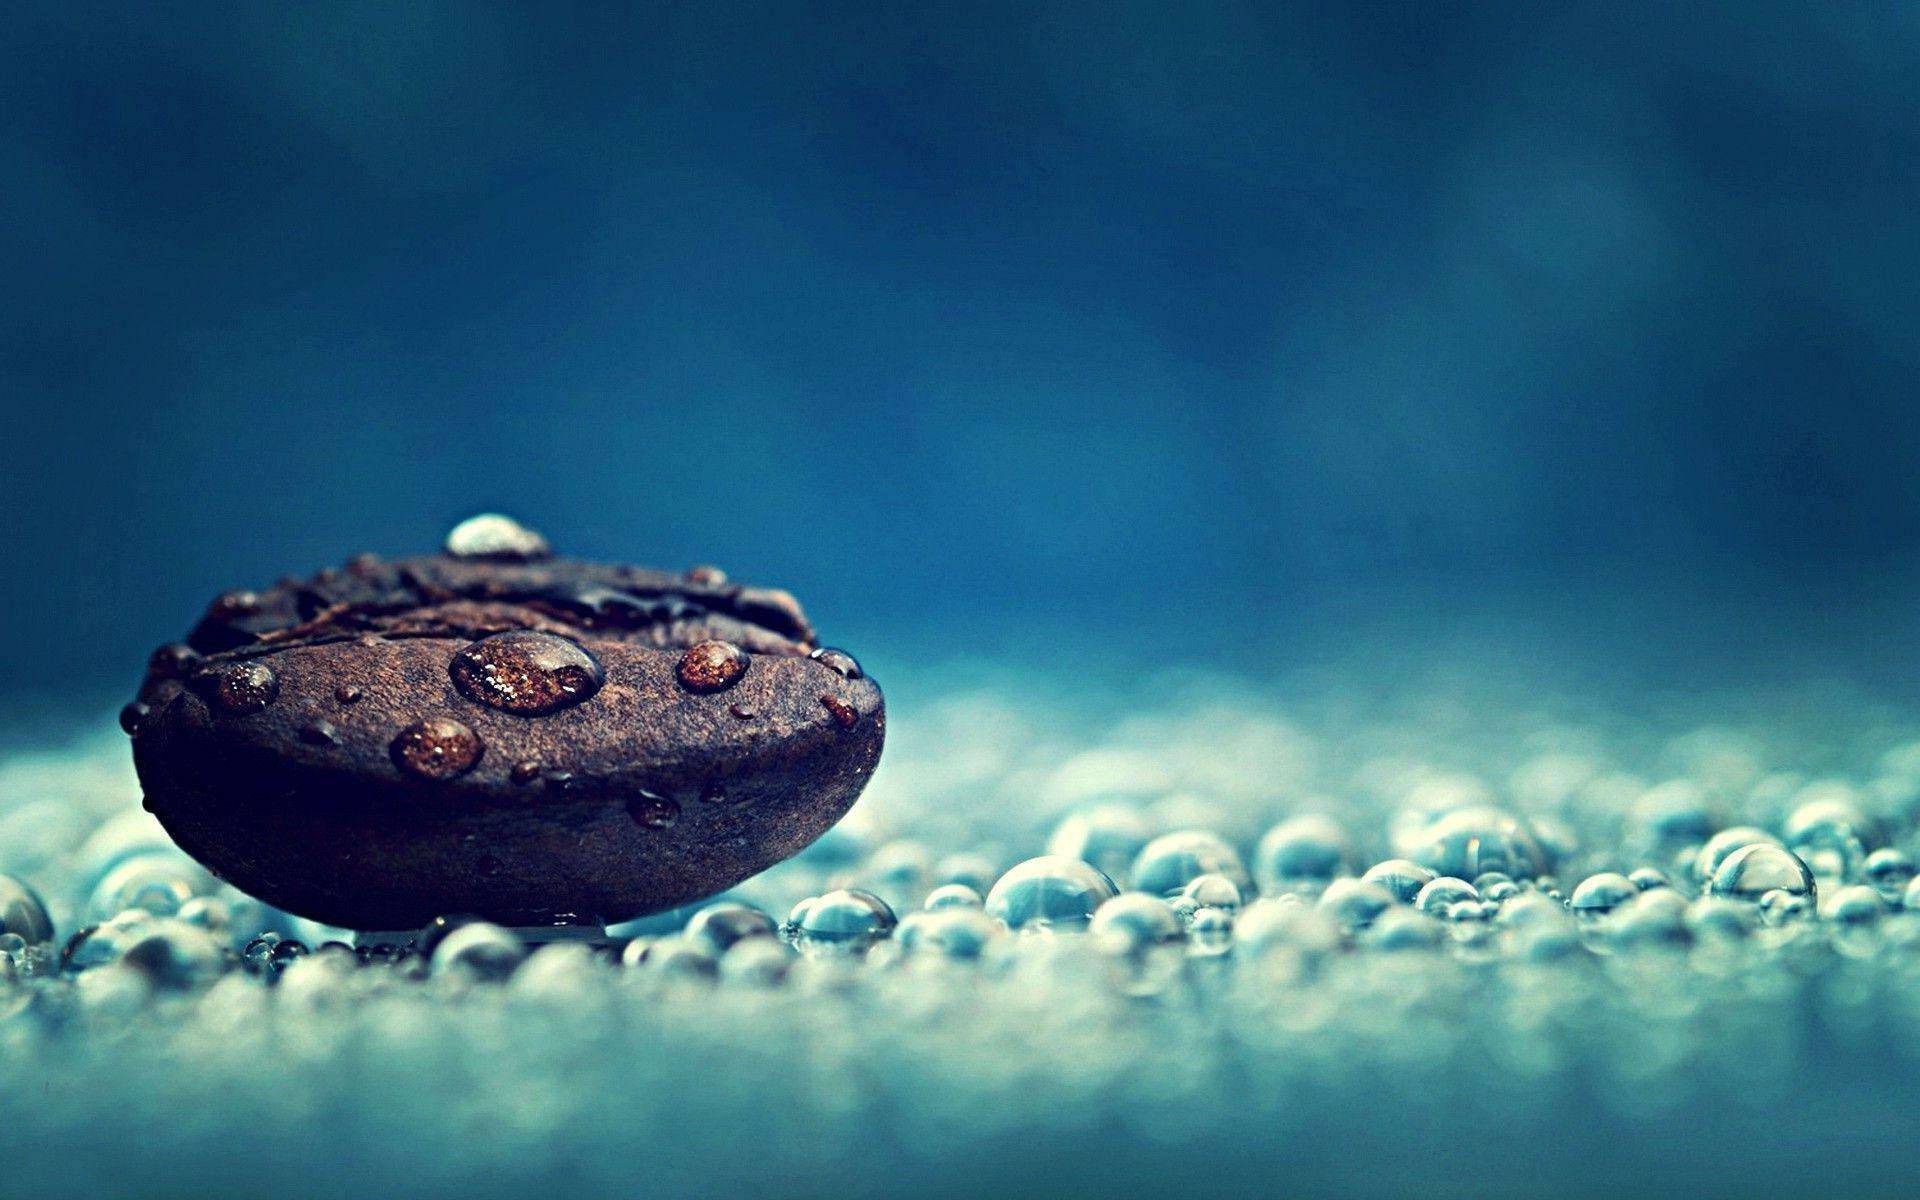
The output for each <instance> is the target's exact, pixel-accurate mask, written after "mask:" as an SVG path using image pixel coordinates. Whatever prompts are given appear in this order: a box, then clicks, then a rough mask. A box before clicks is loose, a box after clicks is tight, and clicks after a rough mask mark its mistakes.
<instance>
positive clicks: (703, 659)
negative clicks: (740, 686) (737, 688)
mask: <svg viewBox="0 0 1920 1200" xmlns="http://www.w3.org/2000/svg"><path fill="white" fill-rule="evenodd" d="M673 673H674V677H675V678H677V679H678V680H679V681H680V686H681V687H683V688H685V689H687V690H688V691H690V692H693V693H696V694H699V695H705V694H708V693H711V692H724V691H726V690H727V689H728V688H730V687H732V686H733V685H734V684H736V683H739V682H740V677H741V676H742V675H745V674H746V673H747V652H746V651H745V650H742V649H741V648H740V647H738V646H736V645H734V644H733V643H732V642H722V641H718V640H711V641H705V642H701V643H700V644H699V645H697V646H694V647H693V648H692V649H690V650H688V651H687V652H686V653H685V654H683V655H681V656H680V663H679V665H678V666H676V667H675V668H674V670H673Z"/></svg>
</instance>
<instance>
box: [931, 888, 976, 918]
mask: <svg viewBox="0 0 1920 1200" xmlns="http://www.w3.org/2000/svg"><path fill="white" fill-rule="evenodd" d="M985 904H986V901H985V900H984V899H982V898H981V896H980V893H979V892H977V891H975V890H974V889H972V888H970V887H968V886H967V885H966V884H964V883H948V884H942V885H941V886H939V887H937V888H935V889H933V890H932V891H931V892H928V893H927V902H926V903H925V904H924V905H922V907H923V908H925V909H926V911H928V912H938V911H939V910H941V909H943V908H980V907H982V906H984V905H985Z"/></svg>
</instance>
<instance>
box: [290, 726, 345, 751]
mask: <svg viewBox="0 0 1920 1200" xmlns="http://www.w3.org/2000/svg"><path fill="white" fill-rule="evenodd" d="M300 740H301V741H303V742H305V743H306V744H307V745H309V746H337V745H339V744H340V732H339V731H338V730H337V729H335V728H334V727H333V726H332V725H331V724H330V723H328V722H326V721H311V722H309V723H307V724H305V725H302V726H301V727H300Z"/></svg>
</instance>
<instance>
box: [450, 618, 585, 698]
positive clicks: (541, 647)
mask: <svg viewBox="0 0 1920 1200" xmlns="http://www.w3.org/2000/svg"><path fill="white" fill-rule="evenodd" d="M448 673H449V674H451V675H452V676H453V685H454V686H455V687H457V688H459V689H460V694H461V695H463V696H465V697H466V698H467V699H469V700H472V701H475V702H476V703H479V704H485V705H487V706H488V707H489V708H497V709H499V710H500V711H502V712H509V713H513V714H515V715H516V716H522V717H538V716H543V715H545V714H547V713H552V712H558V711H560V710H561V709H563V708H570V707H572V706H573V705H576V704H579V703H580V702H582V701H583V700H586V699H588V698H589V697H591V696H592V695H593V694H594V693H595V692H597V691H599V690H600V686H601V685H602V684H604V683H605V682H606V680H607V675H606V671H605V670H604V669H602V667H601V666H600V663H599V661H598V660H597V659H595V658H594V657H593V655H591V654H588V653H587V652H586V650H584V649H582V648H581V646H580V645H579V644H578V643H576V642H571V641H568V640H567V639H566V638H563V637H560V636H558V635H556V634H551V633H541V632H538V631H537V630H532V629H513V630H508V631H507V632H505V633H496V634H493V635H492V636H490V637H484V638H481V639H480V640H479V641H477V642H473V643H471V644H470V645H468V646H467V647H465V648H464V649H462V650H461V651H460V652H459V653H458V654H456V655H454V656H453V661H452V662H451V663H450V664H449V666H448Z"/></svg>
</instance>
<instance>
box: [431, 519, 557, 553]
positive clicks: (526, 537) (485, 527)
mask: <svg viewBox="0 0 1920 1200" xmlns="http://www.w3.org/2000/svg"><path fill="white" fill-rule="evenodd" d="M447 553H448V554H451V555H452V556H453V557H455V558H496V559H506V560H508V561H515V562H519V561H525V560H527V559H531V558H546V557H547V556H548V555H550V554H552V553H553V548H552V547H550V546H548V545H547V539H546V538H543V537H541V536H540V535H539V534H538V533H536V532H534V531H533V530H531V529H528V528H527V527H526V526H525V525H522V524H521V523H520V522H518V521H516V520H514V519H513V518H512V517H508V516H502V515H501V514H500V513H481V514H480V515H478V516H474V517H468V518H467V519H466V520H464V521H462V522H460V523H459V524H458V525H455V526H454V527H453V529H452V531H451V532H449V533H448V534H447Z"/></svg>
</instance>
